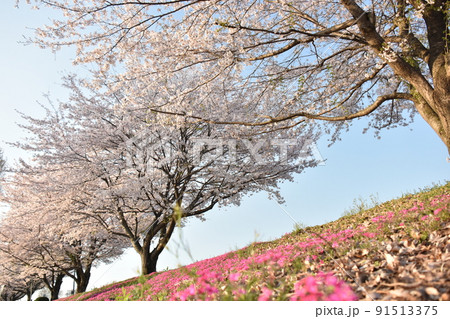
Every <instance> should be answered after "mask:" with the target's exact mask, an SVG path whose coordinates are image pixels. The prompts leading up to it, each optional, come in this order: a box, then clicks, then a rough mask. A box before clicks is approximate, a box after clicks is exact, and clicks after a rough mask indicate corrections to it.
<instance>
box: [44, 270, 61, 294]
mask: <svg viewBox="0 0 450 319" xmlns="http://www.w3.org/2000/svg"><path fill="white" fill-rule="evenodd" d="M64 276H65V275H64V274H57V275H56V277H53V278H52V280H51V281H50V280H48V278H46V277H44V283H45V285H46V286H47V288H48V290H50V300H56V299H58V298H59V291H60V290H61V285H62V282H63V279H64Z"/></svg>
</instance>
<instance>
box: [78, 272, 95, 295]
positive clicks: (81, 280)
mask: <svg viewBox="0 0 450 319" xmlns="http://www.w3.org/2000/svg"><path fill="white" fill-rule="evenodd" d="M90 278H91V266H88V267H86V270H85V271H83V269H79V270H77V280H76V283H77V290H76V293H77V294H78V293H81V292H85V291H86V289H87V286H88V284H89V279H90Z"/></svg>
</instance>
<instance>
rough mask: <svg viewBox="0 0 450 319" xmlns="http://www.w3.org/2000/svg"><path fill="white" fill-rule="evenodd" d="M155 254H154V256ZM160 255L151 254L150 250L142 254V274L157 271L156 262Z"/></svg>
mask: <svg viewBox="0 0 450 319" xmlns="http://www.w3.org/2000/svg"><path fill="white" fill-rule="evenodd" d="M152 255H153V256H152ZM158 257H159V255H154V254H150V253H149V252H148V251H146V252H143V253H142V254H141V272H142V275H148V274H151V273H153V272H156V264H157V262H158Z"/></svg>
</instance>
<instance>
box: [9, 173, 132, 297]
mask: <svg viewBox="0 0 450 319" xmlns="http://www.w3.org/2000/svg"><path fill="white" fill-rule="evenodd" d="M16 170H17V171H16V172H15V174H14V175H12V176H9V177H7V178H6V182H5V189H4V195H3V196H2V199H3V200H4V201H5V202H6V203H8V205H9V207H10V209H9V211H8V212H7V213H6V216H5V217H4V218H3V219H2V220H1V224H0V238H1V242H2V245H1V246H0V251H2V253H3V254H4V255H8V256H9V261H10V262H9V264H12V265H14V266H15V267H21V268H22V269H26V271H22V272H21V276H25V277H26V278H27V277H28V276H32V277H33V278H34V277H38V278H39V279H40V281H41V283H42V284H44V285H45V286H46V287H47V288H48V290H49V291H50V293H51V299H52V300H54V299H57V298H58V294H59V291H60V288H61V284H62V281H63V278H64V277H66V276H67V277H70V278H72V279H73V280H74V281H75V282H76V284H77V292H78V293H79V292H84V291H85V290H86V288H87V285H88V283H89V278H90V275H91V269H92V267H93V265H95V264H96V263H99V262H103V263H107V262H110V261H112V260H114V259H115V258H117V257H118V256H120V255H121V253H122V250H123V248H124V247H125V245H124V241H120V240H118V239H117V238H116V237H114V236H111V234H110V233H108V232H106V231H105V230H104V228H103V227H101V225H98V224H97V223H95V221H94V220H92V219H90V218H88V217H86V216H78V215H74V214H71V210H70V209H71V208H70V205H69V204H70V198H57V197H55V194H57V193H56V192H54V191H51V188H53V189H54V188H55V187H58V185H55V184H52V183H53V181H55V180H56V178H57V177H56V176H55V175H56V174H55V172H56V171H55V170H53V171H45V173H46V174H42V172H44V170H42V168H41V169H40V170H38V169H35V168H34V167H31V166H29V165H25V164H24V165H23V167H22V168H21V169H20V170H19V169H16ZM65 178H66V179H68V177H67V176H66V177H65ZM66 195H68V194H67V193H66Z"/></svg>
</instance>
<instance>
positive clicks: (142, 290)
mask: <svg viewBox="0 0 450 319" xmlns="http://www.w3.org/2000/svg"><path fill="white" fill-rule="evenodd" d="M449 201H450V194H443V195H439V196H435V197H433V198H431V199H430V200H429V201H428V202H426V203H424V202H415V203H414V204H413V205H414V206H412V207H410V208H408V209H402V210H399V211H393V210H392V211H391V210H390V211H386V212H383V213H381V214H379V215H377V216H375V217H372V218H370V219H369V220H366V221H365V222H364V223H361V224H359V225H357V226H353V227H348V228H347V229H343V230H333V229H332V228H329V229H325V230H323V231H322V232H320V233H316V232H311V233H308V234H307V236H302V237H299V236H298V235H296V234H295V233H293V234H287V235H285V236H284V237H282V238H281V239H280V240H279V241H278V242H276V243H255V244H253V245H251V246H249V247H247V248H244V249H241V250H238V251H236V252H232V253H227V254H224V255H221V256H217V257H214V258H210V259H206V260H202V261H199V262H196V263H193V264H191V265H188V266H185V267H181V268H178V269H173V270H168V271H165V272H161V273H154V274H151V275H150V276H149V277H144V280H143V281H142V282H140V283H137V284H135V285H130V286H128V287H123V284H122V285H112V286H111V287H109V288H108V289H106V290H103V291H102V292H100V293H94V294H92V295H89V296H85V298H83V299H84V300H130V299H131V300H260V301H268V300H293V301H294V300H295V301H297V300H330V301H336V300H356V299H357V295H356V294H355V293H354V292H353V291H352V289H351V287H350V285H348V284H347V283H346V282H345V281H344V280H341V279H339V277H340V276H342V274H340V273H332V272H322V271H321V267H322V266H323V265H324V264H325V263H329V262H331V260H333V258H334V257H333V256H334V255H335V253H337V251H338V250H341V249H342V250H345V249H349V247H351V246H352V245H354V243H355V241H358V242H361V241H362V240H365V241H367V242H370V241H376V240H377V238H379V237H381V236H383V229H385V228H386V227H392V225H395V226H396V227H405V226H404V225H405V223H407V222H408V221H420V222H421V223H432V222H438V221H439V216H440V215H442V214H444V213H445V214H448V204H449ZM134 280H136V279H134Z"/></svg>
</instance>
